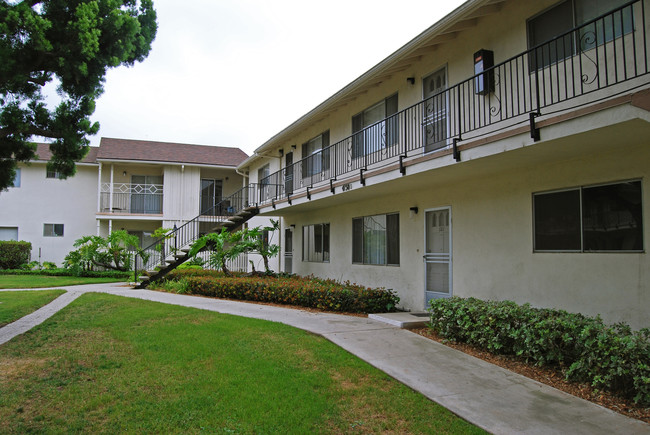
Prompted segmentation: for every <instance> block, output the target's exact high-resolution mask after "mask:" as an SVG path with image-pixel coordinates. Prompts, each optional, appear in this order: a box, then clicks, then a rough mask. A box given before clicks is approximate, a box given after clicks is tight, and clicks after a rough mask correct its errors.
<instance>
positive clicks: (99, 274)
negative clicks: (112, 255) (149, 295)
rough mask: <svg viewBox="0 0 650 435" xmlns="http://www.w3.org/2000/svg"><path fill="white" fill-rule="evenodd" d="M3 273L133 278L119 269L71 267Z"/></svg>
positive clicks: (7, 271) (12, 270)
mask: <svg viewBox="0 0 650 435" xmlns="http://www.w3.org/2000/svg"><path fill="white" fill-rule="evenodd" d="M1 274H2V275H46V276H82V277H87V278H124V279H131V278H132V277H133V272H121V271H118V270H105V271H97V270H82V271H80V272H79V273H76V271H74V270H71V269H60V268H59V269H41V270H29V269H28V270H24V269H11V270H3V271H2V272H1Z"/></svg>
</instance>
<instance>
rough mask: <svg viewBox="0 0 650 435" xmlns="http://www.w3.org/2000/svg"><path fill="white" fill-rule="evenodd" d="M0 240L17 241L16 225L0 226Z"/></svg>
mask: <svg viewBox="0 0 650 435" xmlns="http://www.w3.org/2000/svg"><path fill="white" fill-rule="evenodd" d="M0 240H2V241H9V240H13V241H17V240H18V227H0Z"/></svg>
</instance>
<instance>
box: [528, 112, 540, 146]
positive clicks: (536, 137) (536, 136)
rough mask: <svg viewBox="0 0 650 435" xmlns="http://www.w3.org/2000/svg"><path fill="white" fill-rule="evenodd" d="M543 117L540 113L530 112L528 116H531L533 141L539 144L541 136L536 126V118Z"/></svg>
mask: <svg viewBox="0 0 650 435" xmlns="http://www.w3.org/2000/svg"><path fill="white" fill-rule="evenodd" d="M539 115H541V113H539V112H530V113H529V114H528V116H529V118H528V119H529V123H530V137H531V138H532V139H533V141H535V142H537V141H538V140H539V139H540V134H539V128H537V126H536V125H535V118H536V117H538V116H539Z"/></svg>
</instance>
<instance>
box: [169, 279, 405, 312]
mask: <svg viewBox="0 0 650 435" xmlns="http://www.w3.org/2000/svg"><path fill="white" fill-rule="evenodd" d="M166 280H167V282H169V281H176V284H173V283H172V284H171V285H167V286H166V285H165V284H164V283H163V284H159V286H160V287H161V288H163V289H168V290H169V289H171V290H174V291H177V292H180V293H187V294H196V295H202V296H211V297H217V298H226V299H237V300H247V301H254V302H271V303H277V304H285V305H297V306H301V307H308V308H317V309H322V310H327V311H335V312H346V313H378V312H387V311H395V310H396V305H397V304H398V302H399V297H398V296H397V294H395V292H393V291H392V290H385V289H372V288H367V287H363V286H360V285H357V284H351V283H349V282H346V283H339V282H336V281H334V280H325V279H318V278H313V277H310V278H301V277H297V276H278V277H273V276H259V277H257V276H256V277H247V276H233V277H226V276H224V275H223V274H221V273H220V272H217V271H198V270H192V269H189V270H183V271H174V272H172V273H170V274H169V275H168V276H167V277H166Z"/></svg>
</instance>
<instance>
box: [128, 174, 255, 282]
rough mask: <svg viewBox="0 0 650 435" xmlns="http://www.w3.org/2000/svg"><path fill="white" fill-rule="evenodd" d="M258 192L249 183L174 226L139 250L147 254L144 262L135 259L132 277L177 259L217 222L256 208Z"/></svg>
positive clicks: (215, 225)
mask: <svg viewBox="0 0 650 435" xmlns="http://www.w3.org/2000/svg"><path fill="white" fill-rule="evenodd" d="M258 192H259V191H258V189H257V185H256V184H249V185H248V186H246V187H244V188H242V189H240V190H238V191H237V192H235V193H234V194H232V195H230V196H228V197H225V198H223V200H222V201H221V202H220V203H218V204H215V205H214V207H211V208H210V209H208V210H205V211H203V212H202V213H201V214H200V215H198V216H197V217H195V218H194V219H192V220H190V221H187V222H185V223H184V224H183V225H181V226H175V227H174V228H173V229H172V231H170V232H169V233H167V234H166V235H165V236H164V237H161V238H159V239H157V240H156V241H155V242H154V243H152V244H151V245H149V246H147V247H145V248H143V251H144V252H145V253H146V254H149V255H147V257H148V258H146V261H144V260H143V259H142V258H139V257H138V256H136V259H135V276H136V277H138V272H139V271H141V270H150V269H151V268H154V267H156V266H158V267H163V268H164V267H166V266H167V264H166V262H167V260H169V259H171V258H174V256H177V255H178V256H181V255H182V254H183V253H182V250H183V249H185V248H189V247H190V246H191V244H192V243H193V242H194V241H195V240H197V239H198V238H199V237H201V236H202V235H204V234H207V233H210V232H212V231H214V229H215V228H216V227H217V226H218V224H219V223H222V222H225V221H226V220H228V218H229V217H231V216H235V215H237V214H239V213H240V212H241V211H242V210H246V209H248V208H250V207H256V206H257V204H258V203H259V199H258V196H257V194H258Z"/></svg>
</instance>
